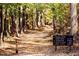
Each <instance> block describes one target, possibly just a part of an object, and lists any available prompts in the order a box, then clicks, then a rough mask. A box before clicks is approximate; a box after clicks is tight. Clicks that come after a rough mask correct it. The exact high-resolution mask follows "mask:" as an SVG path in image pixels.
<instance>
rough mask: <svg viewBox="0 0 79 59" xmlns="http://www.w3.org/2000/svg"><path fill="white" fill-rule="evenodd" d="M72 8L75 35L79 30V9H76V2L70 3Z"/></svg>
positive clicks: (72, 25) (72, 24) (72, 31)
mask: <svg viewBox="0 0 79 59" xmlns="http://www.w3.org/2000/svg"><path fill="white" fill-rule="evenodd" d="M70 7H71V8H70V10H71V12H70V13H71V20H70V21H71V32H70V33H71V35H75V34H76V33H77V31H78V21H77V9H76V3H71V4H70Z"/></svg>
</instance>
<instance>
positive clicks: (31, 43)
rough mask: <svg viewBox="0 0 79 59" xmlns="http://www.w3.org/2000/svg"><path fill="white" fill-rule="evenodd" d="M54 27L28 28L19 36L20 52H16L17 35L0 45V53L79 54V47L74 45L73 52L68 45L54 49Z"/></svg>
mask: <svg viewBox="0 0 79 59" xmlns="http://www.w3.org/2000/svg"><path fill="white" fill-rule="evenodd" d="M51 33H52V28H51V27H49V26H46V27H45V28H43V31H36V30H28V32H27V33H26V34H24V33H23V34H21V35H20V38H18V54H16V53H15V49H16V43H15V39H16V37H13V38H12V37H10V38H9V39H5V42H4V43H3V45H2V47H0V55H36V56H38V55H40V56H46V55H50V56H53V55H65V56H66V55H79V47H78V46H73V47H72V50H71V52H69V51H68V47H62V46H61V47H58V50H57V51H55V50H54V46H53V42H52V40H53V39H52V35H51Z"/></svg>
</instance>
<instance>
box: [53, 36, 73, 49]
mask: <svg viewBox="0 0 79 59" xmlns="http://www.w3.org/2000/svg"><path fill="white" fill-rule="evenodd" d="M53 45H54V46H55V50H56V49H57V46H69V47H71V46H72V45H73V36H72V35H54V36H53ZM70 49H71V48H70Z"/></svg>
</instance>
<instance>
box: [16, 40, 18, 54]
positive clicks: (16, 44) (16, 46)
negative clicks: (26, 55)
mask: <svg viewBox="0 0 79 59" xmlns="http://www.w3.org/2000/svg"><path fill="white" fill-rule="evenodd" d="M16 53H18V39H16Z"/></svg>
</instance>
